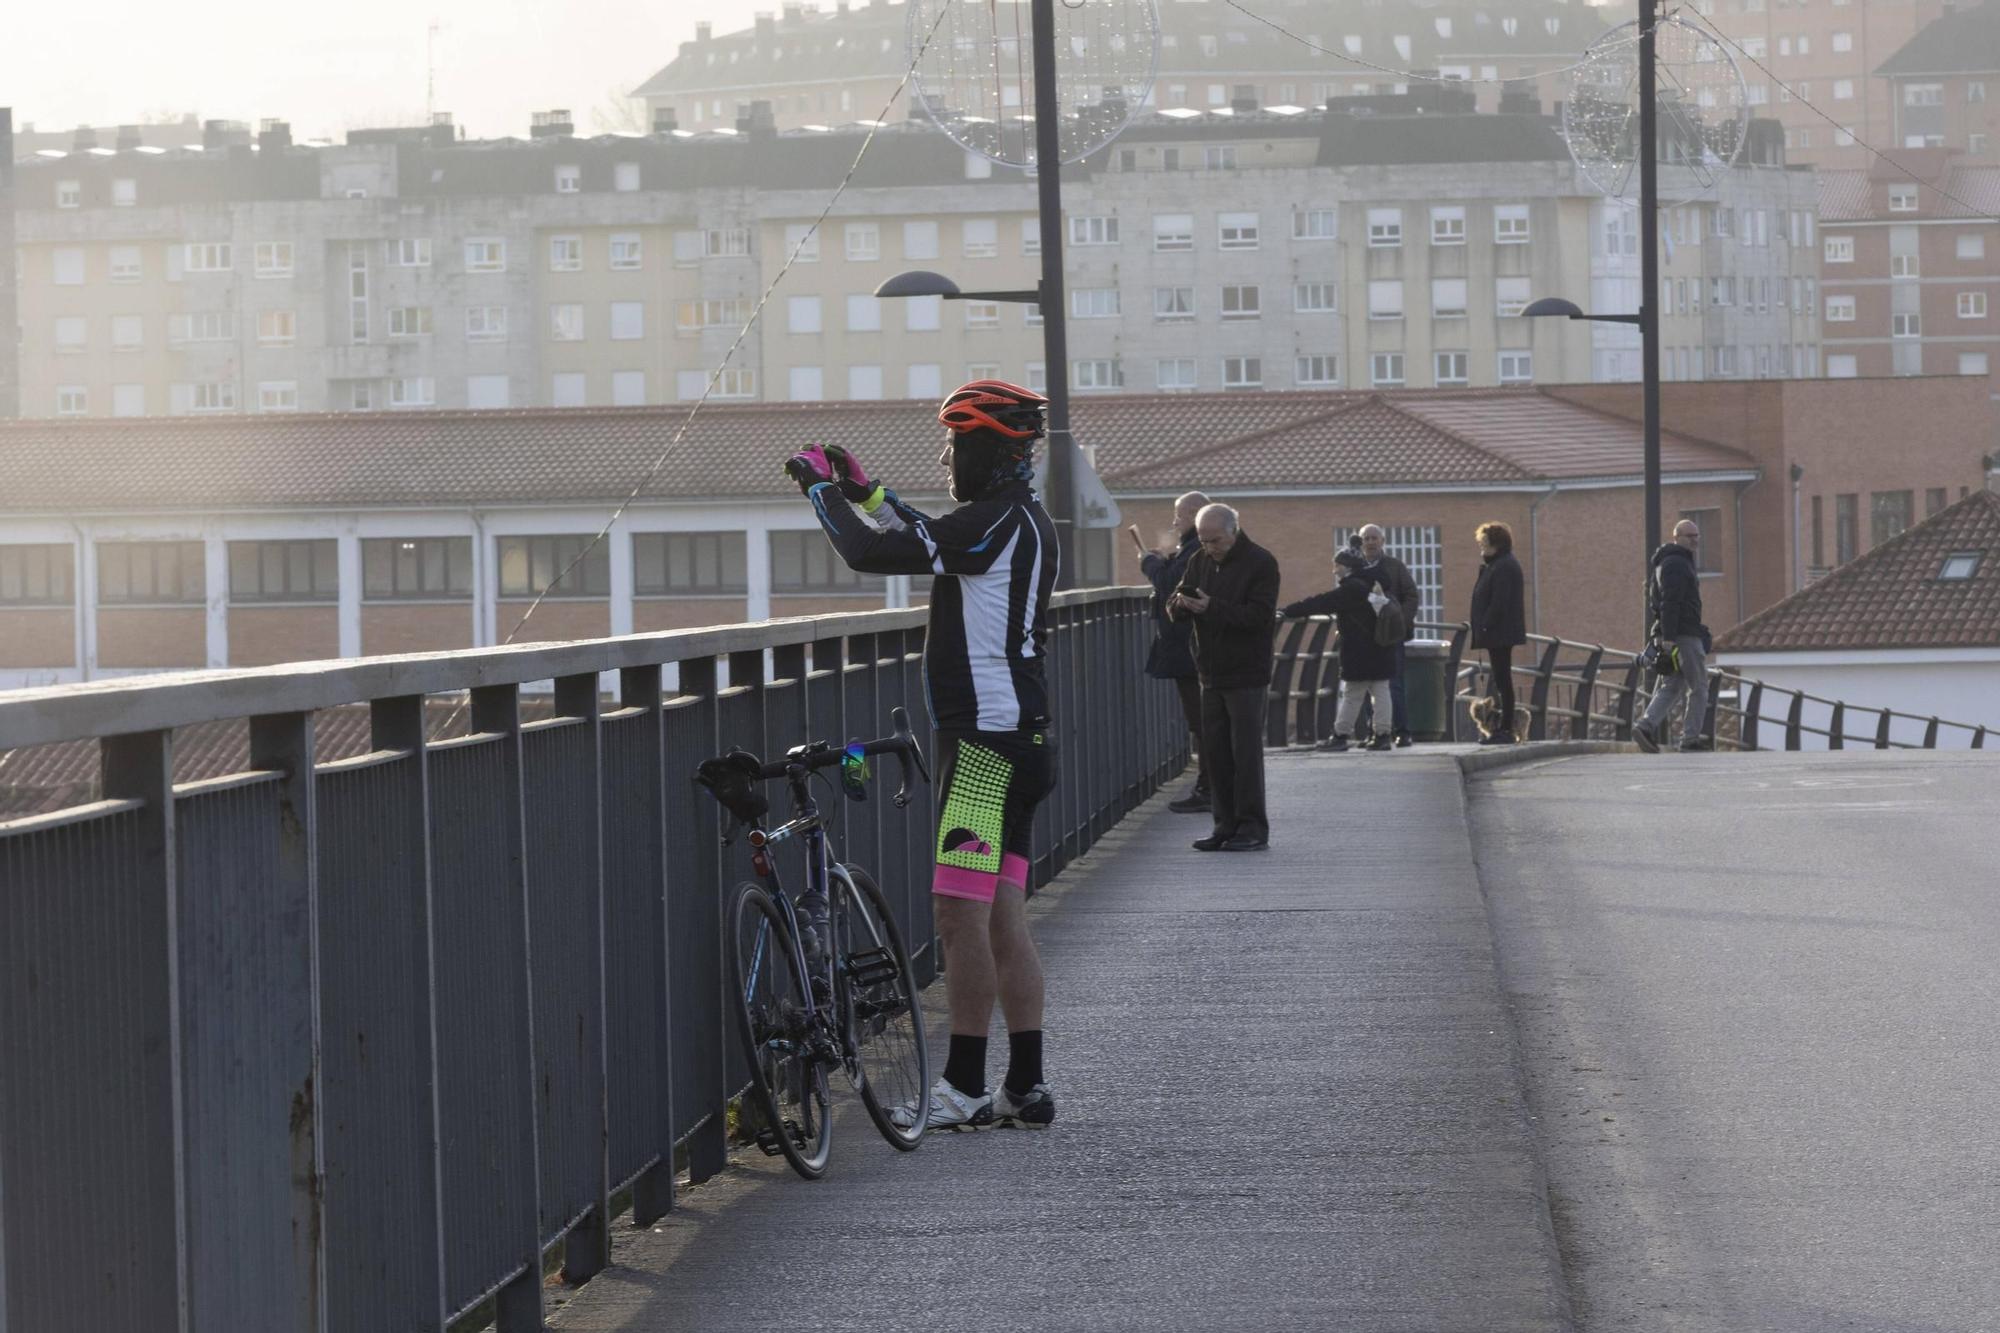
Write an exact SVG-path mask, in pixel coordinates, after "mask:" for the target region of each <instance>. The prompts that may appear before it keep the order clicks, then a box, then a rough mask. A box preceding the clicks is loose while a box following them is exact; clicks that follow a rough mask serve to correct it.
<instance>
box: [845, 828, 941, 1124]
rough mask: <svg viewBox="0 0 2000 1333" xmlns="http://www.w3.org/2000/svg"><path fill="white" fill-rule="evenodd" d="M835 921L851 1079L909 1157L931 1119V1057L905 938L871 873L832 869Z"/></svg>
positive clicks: (876, 1119) (863, 1101)
mask: <svg viewBox="0 0 2000 1333" xmlns="http://www.w3.org/2000/svg"><path fill="white" fill-rule="evenodd" d="M832 879H833V883H832V889H833V892H832V919H833V923H834V938H835V940H836V941H837V942H838V948H839V958H838V965H837V967H836V968H835V976H836V984H837V985H838V986H839V988H840V995H839V1002H840V1014H841V1028H842V1031H843V1034H844V1038H845V1043H846V1055H847V1059H846V1066H847V1076H848V1078H849V1080H850V1081H852V1082H853V1084H854V1090H855V1091H856V1092H858V1093H859V1094H861V1104H862V1105H863V1106H865V1107H867V1108H868V1118H869V1119H871V1120H873V1121H874V1122H875V1128H877V1129H879V1130H881V1131H882V1137H883V1138H885V1139H887V1140H889V1142H890V1143H892V1144H894V1145H895V1146H896V1147H898V1148H901V1149H902V1150H904V1151H905V1152H907V1151H909V1150H910V1149H912V1148H914V1147H916V1146H917V1143H918V1141H919V1140H921V1139H922V1138H923V1136H924V1125H925V1123H926V1121H928V1120H929V1118H930V1109H931V1078H930V1051H929V1049H928V1048H927V1047H926V1046H925V1044H924V1013H923V1007H922V1005H921V1004H920V1003H919V1001H918V999H917V981H916V976H915V975H914V973H913V972H912V971H911V969H910V955H909V951H908V950H907V949H905V948H904V947H903V935H902V932H901V931H900V930H899V929H897V927H896V918H895V917H894V916H893V915H891V914H890V911H889V903H888V900H887V899H886V898H884V897H883V896H882V890H881V889H880V888H879V887H877V885H876V883H875V881H874V879H873V878H871V877H870V876H869V874H868V872H867V871H865V870H856V869H853V868H851V867H842V866H836V867H834V872H833V877H832Z"/></svg>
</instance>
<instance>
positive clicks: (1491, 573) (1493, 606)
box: [1472, 523, 1528, 745]
mask: <svg viewBox="0 0 2000 1333" xmlns="http://www.w3.org/2000/svg"><path fill="white" fill-rule="evenodd" d="M1474 536H1476V537H1477V538H1478V539H1479V553H1480V554H1481V555H1482V556H1484V557H1485V563H1484V564H1483V565H1481V566H1480V567H1479V578H1478V581H1477V582H1475V583H1474V584H1473V585H1472V646H1473V647H1474V648H1484V649H1485V650H1486V659H1487V661H1488V662H1490V663H1492V667H1493V689H1492V694H1493V697H1494V700H1495V702H1496V703H1497V704H1498V705H1499V725H1498V726H1497V727H1496V728H1495V729H1494V731H1493V734H1492V735H1490V736H1487V737H1485V738H1484V739H1482V740H1481V741H1480V744H1481V745H1511V744H1513V742H1514V739H1515V738H1514V649H1515V648H1517V647H1518V646H1520V645H1521V644H1524V643H1526V642H1527V641H1528V612H1527V592H1526V584H1525V582H1524V581H1523V580H1522V578H1521V562H1520V561H1519V560H1517V559H1515V558H1514V533H1513V531H1512V530H1511V529H1510V528H1508V526H1507V525H1506V524H1505V523H1482V524H1480V525H1479V530H1478V531H1477V532H1476V533H1475V534H1474Z"/></svg>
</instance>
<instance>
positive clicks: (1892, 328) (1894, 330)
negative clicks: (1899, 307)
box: [1889, 311, 1924, 338]
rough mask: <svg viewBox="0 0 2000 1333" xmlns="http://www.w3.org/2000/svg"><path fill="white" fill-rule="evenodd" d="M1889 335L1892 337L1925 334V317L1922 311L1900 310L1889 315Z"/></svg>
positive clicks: (1918, 336) (1909, 336) (1915, 336)
mask: <svg viewBox="0 0 2000 1333" xmlns="http://www.w3.org/2000/svg"><path fill="white" fill-rule="evenodd" d="M1889 336H1890V337H1891V338H1921V337H1923V336H1924V317H1923V313H1922V312H1921V311H1898V312H1897V313H1895V314H1892V315H1890V316H1889Z"/></svg>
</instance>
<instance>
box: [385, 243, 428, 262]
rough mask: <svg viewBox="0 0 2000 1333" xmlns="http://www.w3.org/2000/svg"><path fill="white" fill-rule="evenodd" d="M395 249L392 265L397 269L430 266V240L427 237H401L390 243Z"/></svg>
mask: <svg viewBox="0 0 2000 1333" xmlns="http://www.w3.org/2000/svg"><path fill="white" fill-rule="evenodd" d="M391 244H392V245H394V246H395V248H396V253H395V258H394V261H393V262H394V264H395V267H397V268H429V267H430V266H431V238H430V237H428V236H402V237H398V238H397V239H396V240H395V241H393V242H391Z"/></svg>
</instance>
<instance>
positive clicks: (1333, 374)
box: [1292, 352, 1340, 389]
mask: <svg viewBox="0 0 2000 1333" xmlns="http://www.w3.org/2000/svg"><path fill="white" fill-rule="evenodd" d="M1292 383H1293V384H1295V385H1297V386H1298V387H1299V388H1301V389H1324V388H1330V387H1332V386H1334V385H1337V384H1339V383H1340V358H1339V357H1337V356H1335V355H1333V354H1332V353H1331V352H1327V353H1322V354H1319V355H1313V356H1302V357H1299V358H1298V363H1297V365H1296V366H1295V367H1294V368H1293V374H1292Z"/></svg>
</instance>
